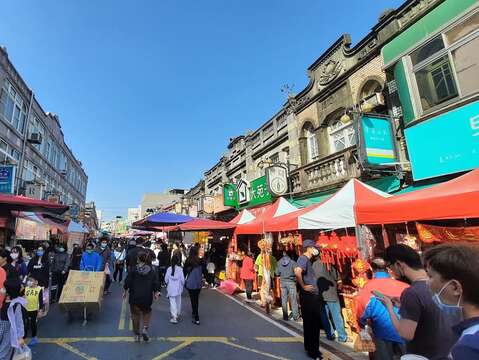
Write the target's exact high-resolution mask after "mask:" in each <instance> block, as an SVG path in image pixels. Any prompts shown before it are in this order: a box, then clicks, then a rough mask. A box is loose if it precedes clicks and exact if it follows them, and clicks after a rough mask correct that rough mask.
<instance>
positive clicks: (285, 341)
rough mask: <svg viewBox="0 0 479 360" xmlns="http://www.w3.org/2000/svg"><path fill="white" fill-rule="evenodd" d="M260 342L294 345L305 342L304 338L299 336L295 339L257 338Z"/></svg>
mask: <svg viewBox="0 0 479 360" xmlns="http://www.w3.org/2000/svg"><path fill="white" fill-rule="evenodd" d="M255 339H256V340H258V341H263V342H271V343H294V342H303V338H302V337H299V336H295V337H257V338H255Z"/></svg>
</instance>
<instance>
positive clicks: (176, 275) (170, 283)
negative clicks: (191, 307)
mask: <svg viewBox="0 0 479 360" xmlns="http://www.w3.org/2000/svg"><path fill="white" fill-rule="evenodd" d="M180 261H181V258H180V257H179V256H173V258H172V259H171V266H170V267H168V269H167V270H166V275H165V283H166V291H167V296H168V298H169V299H170V313H171V319H170V322H171V323H172V324H178V318H179V316H180V314H181V294H182V293H183V286H184V285H185V276H184V275H183V269H182V268H181V266H180Z"/></svg>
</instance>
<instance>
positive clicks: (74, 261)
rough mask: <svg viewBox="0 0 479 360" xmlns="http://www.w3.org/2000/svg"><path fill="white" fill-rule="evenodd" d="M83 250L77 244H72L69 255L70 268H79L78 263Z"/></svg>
mask: <svg viewBox="0 0 479 360" xmlns="http://www.w3.org/2000/svg"><path fill="white" fill-rule="evenodd" d="M82 256H83V251H82V249H81V247H80V245H78V244H73V250H72V254H71V255H70V270H77V271H78V270H80V263H81V259H82Z"/></svg>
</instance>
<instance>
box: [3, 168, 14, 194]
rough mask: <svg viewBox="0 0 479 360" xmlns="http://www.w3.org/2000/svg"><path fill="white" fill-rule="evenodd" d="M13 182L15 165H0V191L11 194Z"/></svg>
mask: <svg viewBox="0 0 479 360" xmlns="http://www.w3.org/2000/svg"><path fill="white" fill-rule="evenodd" d="M14 183H15V167H14V166H12V165H2V166H0V192H1V193H5V194H13V186H14Z"/></svg>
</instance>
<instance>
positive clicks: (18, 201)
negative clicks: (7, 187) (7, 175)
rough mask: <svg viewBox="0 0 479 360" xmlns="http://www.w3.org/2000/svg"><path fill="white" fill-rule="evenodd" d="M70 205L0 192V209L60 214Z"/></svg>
mask: <svg viewBox="0 0 479 360" xmlns="http://www.w3.org/2000/svg"><path fill="white" fill-rule="evenodd" d="M69 208H70V207H69V206H67V205H61V204H55V203H51V202H48V201H43V200H37V199H32V198H29V197H25V196H15V195H7V194H0V210H16V211H30V212H49V213H53V214H58V215H61V214H63V213H64V212H65V211H67V210H68V209H69Z"/></svg>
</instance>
